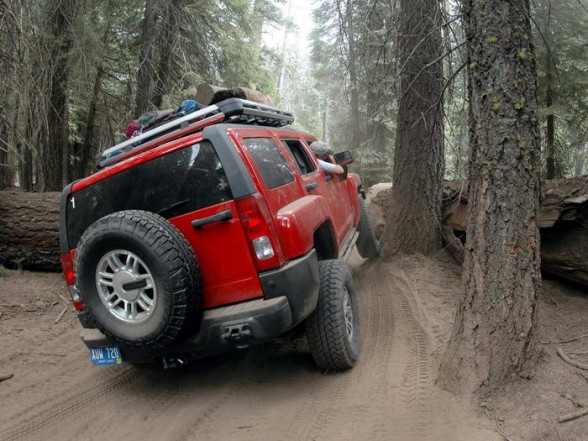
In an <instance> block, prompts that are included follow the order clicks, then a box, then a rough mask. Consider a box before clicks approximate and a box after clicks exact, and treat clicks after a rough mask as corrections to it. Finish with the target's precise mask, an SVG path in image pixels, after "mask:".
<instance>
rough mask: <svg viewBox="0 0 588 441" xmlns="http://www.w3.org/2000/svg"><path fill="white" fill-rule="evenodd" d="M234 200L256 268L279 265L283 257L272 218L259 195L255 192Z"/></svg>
mask: <svg viewBox="0 0 588 441" xmlns="http://www.w3.org/2000/svg"><path fill="white" fill-rule="evenodd" d="M236 202H237V207H238V209H239V217H240V218H241V223H242V224H243V227H244V229H245V234H246V235H247V239H248V241H249V247H250V249H251V253H252V255H253V256H254V257H255V259H254V260H255V266H256V268H257V270H258V271H266V270H269V269H272V268H276V267H278V266H280V265H281V264H282V263H283V261H284V257H283V255H282V250H281V249H280V247H279V244H278V243H277V240H276V237H277V236H276V230H275V227H274V224H273V222H272V218H271V216H270V214H269V211H268V209H267V206H266V205H265V203H264V202H263V200H262V199H261V196H260V195H259V194H258V193H256V194H254V195H251V196H248V197H246V198H243V199H238V200H237V201H236Z"/></svg>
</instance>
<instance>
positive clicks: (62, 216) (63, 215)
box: [59, 181, 76, 254]
mask: <svg viewBox="0 0 588 441" xmlns="http://www.w3.org/2000/svg"><path fill="white" fill-rule="evenodd" d="M75 182H76V181H74V182H71V183H69V184H68V185H67V186H66V187H65V188H64V189H63V191H62V192H61V202H60V203H59V251H60V252H61V254H65V253H69V250H70V247H69V240H68V239H67V223H66V220H67V198H68V196H69V195H70V194H71V188H72V187H73V185H74V184H75Z"/></svg>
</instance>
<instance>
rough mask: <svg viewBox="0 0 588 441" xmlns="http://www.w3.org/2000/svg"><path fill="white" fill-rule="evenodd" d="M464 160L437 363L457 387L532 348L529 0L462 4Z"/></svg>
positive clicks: (533, 154)
mask: <svg viewBox="0 0 588 441" xmlns="http://www.w3.org/2000/svg"><path fill="white" fill-rule="evenodd" d="M463 12H464V25H465V32H466V40H467V42H468V45H467V67H468V74H469V85H468V97H469V103H470V108H469V118H470V120H469V126H470V167H469V184H470V185H469V190H468V228H467V239H466V246H465V262H464V269H463V286H464V288H463V295H462V299H461V303H460V307H459V310H458V314H457V317H456V321H455V325H454V328H453V333H452V336H451V340H450V343H449V346H448V348H447V351H446V352H445V355H444V359H443V362H442V366H441V371H440V382H441V384H442V385H444V386H445V387H446V388H448V389H450V390H452V391H454V392H467V393H471V392H474V391H480V392H482V393H486V392H491V391H492V390H494V389H495V388H497V387H499V386H501V385H503V384H504V383H505V382H506V381H509V380H512V379H514V378H516V376H517V375H528V374H529V372H528V370H527V368H529V367H530V366H531V363H530V362H531V361H532V359H533V355H534V353H535V351H534V349H535V341H534V333H533V331H534V328H535V322H536V313H535V312H536V311H535V308H536V297H537V292H538V290H539V289H540V285H541V276H540V272H539V265H540V258H539V225H538V214H539V192H540V146H539V129H538V122H537V121H538V115H537V86H536V73H535V59H534V47H533V43H532V35H531V26H530V20H529V15H530V14H529V2H528V0H513V1H509V2H504V1H501V0H486V1H485V2H477V1H474V0H467V1H465V2H464V4H463Z"/></svg>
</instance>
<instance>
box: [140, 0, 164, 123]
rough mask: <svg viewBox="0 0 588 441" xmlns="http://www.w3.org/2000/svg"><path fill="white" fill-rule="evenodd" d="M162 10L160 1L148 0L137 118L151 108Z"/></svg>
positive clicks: (143, 35)
mask: <svg viewBox="0 0 588 441" xmlns="http://www.w3.org/2000/svg"><path fill="white" fill-rule="evenodd" d="M160 8H161V5H160V2H159V0H146V2H145V16H144V18H143V29H142V31H141V51H140V53H139V71H138V73H137V94H136V97H135V117H136V118H138V117H139V116H141V115H142V114H143V113H145V112H146V111H147V109H148V108H149V103H150V101H151V94H152V92H153V76H154V73H155V68H154V65H153V51H154V48H155V37H156V35H157V34H156V29H155V25H156V24H157V19H158V17H159V10H160Z"/></svg>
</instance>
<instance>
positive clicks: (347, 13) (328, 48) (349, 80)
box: [311, 0, 397, 179]
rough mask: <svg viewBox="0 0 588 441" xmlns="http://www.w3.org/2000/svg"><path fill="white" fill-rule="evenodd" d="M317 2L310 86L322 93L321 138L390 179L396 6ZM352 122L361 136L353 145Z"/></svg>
mask: <svg viewBox="0 0 588 441" xmlns="http://www.w3.org/2000/svg"><path fill="white" fill-rule="evenodd" d="M317 3H318V4H317V7H316V9H315V11H314V21H315V29H314V31H313V33H312V42H313V45H312V60H311V61H312V64H313V75H314V78H315V81H316V84H315V88H316V89H317V91H318V93H319V94H320V95H321V96H322V97H323V98H322V100H321V102H322V103H324V107H323V109H324V111H325V116H324V119H325V120H324V121H323V123H324V125H325V126H326V134H325V138H327V140H329V141H330V142H331V144H333V146H334V147H335V149H336V150H345V149H351V150H353V152H354V155H355V158H356V162H357V166H359V167H360V168H361V169H362V170H363V171H364V172H367V173H368V174H369V173H370V172H371V171H374V173H376V172H377V173H380V174H385V175H386V178H385V179H389V177H390V176H389V173H388V172H387V171H388V170H391V168H392V167H391V165H392V164H391V163H392V151H393V146H394V130H393V129H394V124H393V123H392V115H394V113H395V107H396V100H395V95H394V92H395V87H394V81H395V70H396V61H395V57H394V50H395V42H394V37H395V24H394V21H395V19H396V14H397V11H396V10H395V7H394V5H393V4H391V3H390V2H386V1H380V0H376V1H369V2H368V1H355V2H332V1H327V0H323V1H320V2H317ZM354 93H357V95H358V96H357V98H358V99H357V101H354V98H353V95H354ZM354 106H357V109H354ZM354 115H358V118H359V121H356V118H355V117H354ZM357 128H359V131H360V136H359V139H360V140H361V141H360V143H359V145H354V143H353V139H354V130H357ZM376 169H377V171H376Z"/></svg>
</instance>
